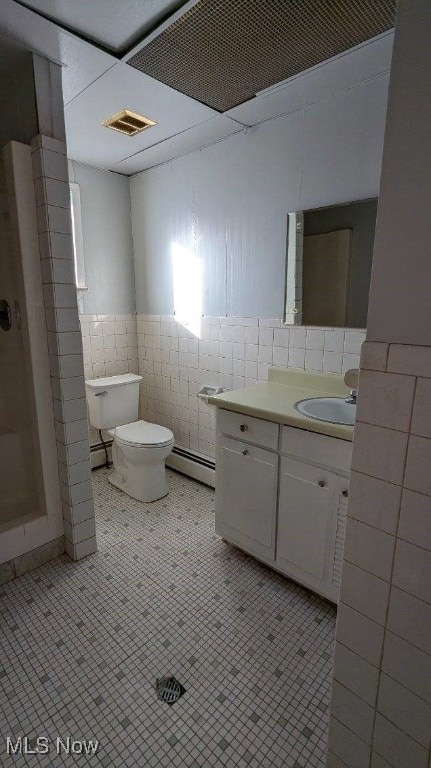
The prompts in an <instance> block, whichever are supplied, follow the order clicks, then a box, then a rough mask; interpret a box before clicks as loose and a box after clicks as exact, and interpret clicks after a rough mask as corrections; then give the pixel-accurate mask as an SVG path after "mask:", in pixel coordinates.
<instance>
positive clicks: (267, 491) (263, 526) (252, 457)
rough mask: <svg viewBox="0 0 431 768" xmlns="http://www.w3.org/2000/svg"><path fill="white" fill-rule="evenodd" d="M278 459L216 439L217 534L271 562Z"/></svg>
mask: <svg viewBox="0 0 431 768" xmlns="http://www.w3.org/2000/svg"><path fill="white" fill-rule="evenodd" d="M277 470H278V456H277V454H276V453H271V452H270V451H267V450H264V449H262V448H256V447H255V446H253V445H249V444H247V443H243V442H241V441H240V440H233V439H231V438H229V437H223V436H220V437H219V446H218V457H217V476H216V531H217V533H219V534H220V535H221V536H224V537H225V538H227V539H229V540H230V541H232V542H234V543H236V544H238V545H239V546H241V547H243V548H244V549H246V550H247V551H248V552H251V553H252V554H256V555H258V556H260V557H262V558H264V559H265V560H271V561H273V560H274V551H275V519H276V508H277V474H278V471H277Z"/></svg>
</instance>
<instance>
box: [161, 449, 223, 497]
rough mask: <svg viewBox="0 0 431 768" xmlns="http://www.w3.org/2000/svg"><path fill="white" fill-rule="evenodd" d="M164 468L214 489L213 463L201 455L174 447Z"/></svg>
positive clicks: (212, 460)
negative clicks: (180, 473) (169, 468)
mask: <svg viewBox="0 0 431 768" xmlns="http://www.w3.org/2000/svg"><path fill="white" fill-rule="evenodd" d="M166 466H167V467H171V469H175V470H176V471H177V472H182V474H183V475H188V476H189V477H193V479H194V480H198V481H199V482H200V483H204V484H205V485H209V486H210V487H211V488H214V487H215V461H214V459H211V458H209V457H208V456H204V454H202V453H194V451H189V450H188V449H187V448H182V447H181V446H180V445H176V446H175V447H174V449H173V451H172V453H171V454H170V456H168V458H167V459H166Z"/></svg>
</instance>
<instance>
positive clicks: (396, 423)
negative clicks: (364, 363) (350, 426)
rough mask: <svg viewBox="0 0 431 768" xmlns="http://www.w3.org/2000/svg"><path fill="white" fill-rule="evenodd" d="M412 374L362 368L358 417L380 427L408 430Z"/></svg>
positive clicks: (413, 390)
mask: <svg viewBox="0 0 431 768" xmlns="http://www.w3.org/2000/svg"><path fill="white" fill-rule="evenodd" d="M414 392H415V378H414V377H413V376H403V375H400V374H395V373H393V374H390V373H382V372H379V371H361V376H360V386H359V392H358V405H357V414H356V415H357V419H358V420H359V421H364V422H367V423H368V424H374V425H376V426H379V427H388V428H389V429H395V430H400V431H402V432H408V431H409V426H410V419H411V413H412V407H413V396H414Z"/></svg>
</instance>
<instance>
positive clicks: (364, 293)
mask: <svg viewBox="0 0 431 768" xmlns="http://www.w3.org/2000/svg"><path fill="white" fill-rule="evenodd" d="M376 216H377V198H373V199H368V200H359V201H355V202H352V203H345V204H342V205H332V206H330V207H328V208H316V209H314V210H309V211H294V212H292V213H289V215H288V231H287V259H286V292H285V323H286V324H288V325H317V326H324V327H330V328H366V325H367V312H368V294H369V290H370V279H371V265H372V260H373V245H374V231H375V226H376Z"/></svg>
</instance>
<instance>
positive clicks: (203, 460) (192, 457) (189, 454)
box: [172, 446, 215, 469]
mask: <svg viewBox="0 0 431 768" xmlns="http://www.w3.org/2000/svg"><path fill="white" fill-rule="evenodd" d="M172 453H176V454H178V456H182V457H183V458H184V459H188V460H189V461H195V462H196V464H201V465H202V466H203V467H208V469H215V461H214V459H209V458H208V457H207V456H203V455H202V454H200V455H199V454H196V453H193V451H189V450H187V448H181V446H178V448H177V446H175V447H174V449H173V451H172Z"/></svg>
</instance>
